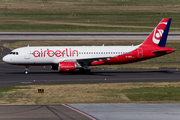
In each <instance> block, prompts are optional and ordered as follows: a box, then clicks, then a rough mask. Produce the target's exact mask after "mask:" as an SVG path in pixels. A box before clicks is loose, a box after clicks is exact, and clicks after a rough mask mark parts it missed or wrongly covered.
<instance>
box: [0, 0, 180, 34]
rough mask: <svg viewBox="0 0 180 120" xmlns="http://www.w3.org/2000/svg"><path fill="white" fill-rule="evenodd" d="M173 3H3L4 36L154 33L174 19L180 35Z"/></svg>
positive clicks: (127, 0)
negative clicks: (162, 23) (42, 33)
mask: <svg viewBox="0 0 180 120" xmlns="http://www.w3.org/2000/svg"><path fill="white" fill-rule="evenodd" d="M179 4H180V1H178V0H177V1H175V0H174V1H172V0H152V1H150V0H76V1H74V0H68V1H66V0H24V1H22V0H8V1H5V0H1V1H0V28H1V29H0V31H1V32H150V31H152V30H153V28H154V27H155V26H156V25H157V24H158V23H159V21H160V20H161V19H162V18H167V17H171V18H173V21H172V25H171V29H170V31H171V32H178V31H180V24H179V23H180V22H179V19H180V16H179V10H180V7H179V6H178V5H179Z"/></svg>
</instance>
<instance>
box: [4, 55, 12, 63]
mask: <svg viewBox="0 0 180 120" xmlns="http://www.w3.org/2000/svg"><path fill="white" fill-rule="evenodd" d="M2 60H3V61H4V62H6V63H10V58H9V56H8V55H6V56H4V57H3V59H2Z"/></svg>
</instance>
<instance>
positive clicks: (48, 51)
mask: <svg viewBox="0 0 180 120" xmlns="http://www.w3.org/2000/svg"><path fill="white" fill-rule="evenodd" d="M50 52H51V53H52V55H50ZM47 53H48V56H49V57H53V56H54V51H52V50H49V49H47Z"/></svg>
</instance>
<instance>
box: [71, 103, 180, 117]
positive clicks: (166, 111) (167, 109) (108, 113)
mask: <svg viewBox="0 0 180 120" xmlns="http://www.w3.org/2000/svg"><path fill="white" fill-rule="evenodd" d="M71 106H73V107H76V108H78V109H79V110H82V111H85V112H86V113H89V114H90V115H93V116H95V117H96V118H98V119H99V120H179V118H180V104H91V105H88V104H74V105H71Z"/></svg>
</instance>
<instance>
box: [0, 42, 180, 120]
mask: <svg viewBox="0 0 180 120" xmlns="http://www.w3.org/2000/svg"><path fill="white" fill-rule="evenodd" d="M3 42H5V41H1V42H0V43H3ZM0 48H3V49H0V88H3V87H6V86H12V85H25V84H55V83H59V84H63V83H117V82H163V81H180V79H179V78H180V70H178V69H158V70H155V69H135V70H128V69H126V70H110V69H92V70H91V72H92V73H91V74H88V75H87V74H84V73H79V72H78V71H74V72H70V73H59V72H57V71H53V70H51V69H50V66H39V67H38V66H32V67H30V70H29V74H28V75H25V74H24V66H13V65H8V64H5V63H4V62H3V61H2V57H3V56H4V55H5V54H7V53H9V52H10V50H9V49H7V48H4V47H3V46H2V45H0ZM178 105H179V104H178ZM83 106H84V105H79V106H76V105H63V104H62V105H21V106H0V119H7V120H8V119H9V120H12V119H13V120H17V119H18V120H19V119H42V118H43V119H57V120H96V119H100V120H104V116H107V115H108V114H107V112H105V111H104V110H105V109H106V108H111V109H107V110H108V113H109V114H110V115H112V116H114V117H115V116H117V119H119V118H121V117H123V118H125V119H126V120H131V119H134V118H136V119H140V118H141V117H142V118H144V116H145V117H146V113H144V112H143V111H144V110H143V109H141V110H140V111H139V112H134V113H133V115H135V117H133V116H132V117H131V118H129V117H128V116H129V114H132V111H131V110H130V109H128V108H130V107H133V106H131V105H130V106H127V109H124V107H122V106H121V104H120V105H119V104H117V105H115V106H117V107H118V108H119V109H118V110H117V109H116V112H115V113H114V112H113V110H115V108H112V107H113V105H112V106H111V105H110V106H109V107H107V105H102V106H101V107H98V108H99V109H98V111H96V110H97V108H95V109H94V108H93V106H92V105H87V106H89V107H83ZM139 107H142V106H141V105H138V104H136V106H134V108H133V110H135V111H136V110H137V109H138V108H139ZM147 107H148V106H146V108H147ZM87 108H90V109H88V110H87ZM91 108H92V109H91ZM169 109H174V105H171V106H169V107H168V108H167V109H166V111H164V112H163V114H161V115H162V116H164V114H165V116H166V117H171V118H172V119H176V117H175V116H174V118H173V114H175V111H170V112H169V111H168V110H169ZM124 110H127V111H124ZM154 110H156V108H153V109H151V111H149V112H150V113H151V112H152V111H154ZM162 110H163V108H162ZM93 111H96V112H93ZM98 112H99V113H100V114H101V116H98V115H97V114H95V113H98ZM122 112H123V113H125V114H126V115H127V116H124V115H123V114H119V113H122ZM166 113H169V114H166ZM117 114H118V115H117ZM139 114H141V116H139ZM120 115H122V116H120ZM112 116H107V117H106V119H113V117H112ZM149 116H150V114H149ZM149 116H148V117H149ZM126 117H127V118H126ZM142 118H141V119H142ZM164 118H165V117H162V119H164ZM152 119H153V117H152V118H150V117H149V120H152ZM154 119H156V117H154Z"/></svg>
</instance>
